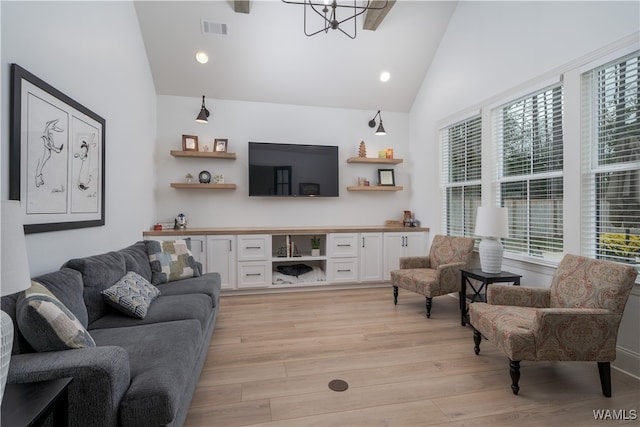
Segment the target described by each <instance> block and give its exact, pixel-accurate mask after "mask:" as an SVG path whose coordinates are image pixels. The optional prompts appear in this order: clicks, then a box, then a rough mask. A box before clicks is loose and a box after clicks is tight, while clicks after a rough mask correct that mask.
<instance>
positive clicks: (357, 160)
mask: <svg viewBox="0 0 640 427" xmlns="http://www.w3.org/2000/svg"><path fill="white" fill-rule="evenodd" d="M402 162H403V160H402V159H382V158H378V157H349V158H348V159H347V163H370V164H371V163H377V164H386V165H397V164H398V163H402Z"/></svg>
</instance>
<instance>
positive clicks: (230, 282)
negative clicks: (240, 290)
mask: <svg viewBox="0 0 640 427" xmlns="http://www.w3.org/2000/svg"><path fill="white" fill-rule="evenodd" d="M235 245H236V237H235V236H232V235H220V236H217V235H215V236H207V267H208V268H209V272H211V273H220V278H221V280H222V289H234V288H235V287H236V255H235V254H236V250H235Z"/></svg>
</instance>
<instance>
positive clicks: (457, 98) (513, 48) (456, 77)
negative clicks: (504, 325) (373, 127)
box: [410, 1, 640, 376]
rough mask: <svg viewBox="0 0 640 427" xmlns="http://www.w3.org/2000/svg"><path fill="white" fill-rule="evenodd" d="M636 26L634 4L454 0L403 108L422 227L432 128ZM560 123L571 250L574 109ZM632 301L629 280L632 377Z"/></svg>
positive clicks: (429, 214)
mask: <svg viewBox="0 0 640 427" xmlns="http://www.w3.org/2000/svg"><path fill="white" fill-rule="evenodd" d="M639 30H640V6H639V4H638V3H637V2H604V1H603V2H573V1H568V2H520V1H514V2H480V1H478V2H476V1H474V2H460V3H459V4H458V6H457V8H456V11H455V12H454V15H453V17H452V19H451V21H450V23H449V27H448V29H447V33H446V34H445V36H444V37H443V39H442V42H441V44H440V46H439V49H438V52H437V55H436V57H435V58H434V61H433V62H432V65H431V67H430V68H429V71H428V74H427V76H426V77H425V80H424V82H423V84H422V87H421V89H420V91H419V93H418V95H417V97H416V100H415V102H414V105H413V107H412V109H411V113H410V116H411V117H410V126H411V137H410V152H411V159H412V167H411V169H410V174H411V181H412V184H413V186H414V187H423V188H424V190H423V192H422V194H420V195H417V194H416V195H413V196H412V200H411V206H412V209H413V210H414V211H415V212H416V214H417V215H418V216H420V217H421V218H423V220H424V221H425V223H427V224H429V226H430V227H431V229H432V232H431V236H433V235H434V234H437V233H438V232H441V231H442V212H441V209H440V206H441V194H440V188H439V184H438V185H435V184H434V185H430V183H439V182H440V180H439V170H440V156H441V154H440V151H439V146H438V144H439V141H438V129H439V127H440V126H442V123H443V121H448V120H452V119H454V118H455V117H460V118H462V117H461V116H462V115H464V114H465V113H470V112H478V111H479V110H480V108H481V107H486V106H487V104H490V103H491V102H494V101H495V100H496V99H498V98H499V96H500V95H501V94H503V93H505V92H506V91H510V90H512V89H514V88H518V87H524V86H526V85H527V83H528V82H531V81H532V80H534V79H542V78H546V77H549V76H554V77H555V78H559V76H560V73H562V68H563V67H565V66H566V64H570V63H573V62H574V61H576V60H577V59H578V58H582V57H585V56H586V55H589V54H591V53H593V52H596V51H598V50H600V49H602V48H604V47H605V46H609V45H611V44H613V43H616V42H617V41H619V40H622V39H624V38H628V37H629V36H633V35H635V37H636V38H635V40H637V33H638V31H639ZM635 43H636V45H637V41H636V42H635ZM554 71H555V72H554ZM565 77H568V78H569V77H570V78H571V79H572V80H571V81H567V80H565V83H566V88H565V89H566V90H567V91H576V90H579V76H577V75H575V73H574V75H572V76H565ZM574 93H575V92H574ZM567 98H568V96H567ZM574 99H575V98H574ZM574 106H575V105H574ZM569 109H570V107H569V106H568V105H565V110H566V111H568V110H569ZM485 110H486V109H485ZM574 110H575V108H574ZM566 119H567V120H565V139H566V144H565V150H567V152H566V153H565V250H566V251H568V252H572V253H578V252H579V248H580V246H579V245H580V227H579V221H576V220H575V219H576V218H580V202H579V194H580V187H579V186H580V170H579V164H580V162H579V161H577V159H579V158H580V152H579V137H580V134H579V113H576V112H575V111H572V112H569V113H568V114H567V118H566ZM490 126H491V121H490V120H488V121H487V120H485V121H483V141H486V142H483V144H484V145H485V146H484V147H483V179H482V185H483V188H482V189H483V200H484V201H485V202H487V201H488V200H490V197H491V195H492V193H493V187H492V177H491V168H492V159H491V156H490V155H491V153H492V150H491V138H490V137H487V138H486V139H484V136H490V132H487V131H488V130H489V129H488V128H489V127H490ZM421 183H424V185H421ZM503 268H504V269H505V270H509V271H512V272H517V273H519V274H522V275H523V279H522V283H523V284H524V285H534V286H548V285H549V284H550V282H551V275H552V274H553V271H554V268H553V266H543V265H537V264H532V263H525V262H521V261H518V260H513V259H507V260H505V262H504V265H503ZM639 297H640V287H638V286H636V287H635V289H634V290H633V292H632V295H631V297H630V300H629V303H628V305H627V310H626V311H625V314H624V317H623V322H622V326H621V329H620V333H619V340H618V344H619V351H618V361H617V362H616V365H617V366H618V367H619V368H620V369H623V370H625V371H627V372H632V373H633V374H634V375H636V376H640V340H639V338H638V325H639V324H640V314H639V313H640V312H639V308H640V304H639V301H640V298H639Z"/></svg>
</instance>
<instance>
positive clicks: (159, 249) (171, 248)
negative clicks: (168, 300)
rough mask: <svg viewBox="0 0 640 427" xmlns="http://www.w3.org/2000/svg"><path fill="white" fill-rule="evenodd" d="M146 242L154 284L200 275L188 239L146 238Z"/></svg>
mask: <svg viewBox="0 0 640 427" xmlns="http://www.w3.org/2000/svg"><path fill="white" fill-rule="evenodd" d="M145 243H146V245H147V254H148V255H149V263H150V264H151V283H153V284H154V285H157V284H160V283H167V282H172V281H174V280H181V279H187V278H189V277H198V276H199V275H200V271H199V270H198V268H197V266H196V261H195V259H194V258H193V255H192V254H191V251H190V250H189V247H188V245H187V241H186V240H183V239H178V240H146V241H145Z"/></svg>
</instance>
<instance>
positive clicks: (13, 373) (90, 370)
mask: <svg viewBox="0 0 640 427" xmlns="http://www.w3.org/2000/svg"><path fill="white" fill-rule="evenodd" d="M66 377H73V382H72V383H71V385H70V386H69V418H70V421H72V420H75V423H76V424H77V423H78V422H80V423H81V425H83V426H87V427H88V426H116V425H118V407H119V405H120V400H122V396H124V394H125V392H126V391H127V389H128V388H129V382H130V369H129V355H128V354H127V352H126V351H125V350H124V349H123V348H122V347H116V346H104V347H89V348H80V349H74V350H63V351H50V352H43V353H24V354H16V355H13V356H11V362H10V364H9V373H8V377H7V382H8V383H21V382H33V381H45V380H51V379H58V378H66ZM71 425H73V422H72V423H71ZM78 425H80V424H78Z"/></svg>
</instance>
